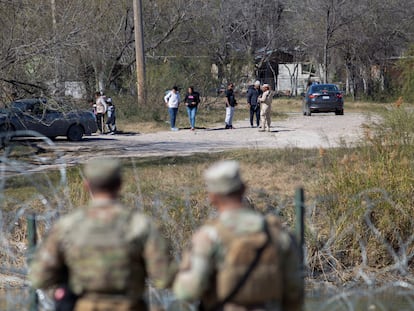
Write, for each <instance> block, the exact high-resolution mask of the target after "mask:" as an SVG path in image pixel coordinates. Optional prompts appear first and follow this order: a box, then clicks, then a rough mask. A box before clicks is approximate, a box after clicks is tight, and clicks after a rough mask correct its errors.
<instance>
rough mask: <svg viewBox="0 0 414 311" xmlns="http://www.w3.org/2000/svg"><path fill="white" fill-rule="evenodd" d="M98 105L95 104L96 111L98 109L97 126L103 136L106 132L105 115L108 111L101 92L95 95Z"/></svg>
mask: <svg viewBox="0 0 414 311" xmlns="http://www.w3.org/2000/svg"><path fill="white" fill-rule="evenodd" d="M95 98H96V103H95V105H96V106H95V109H96V124H97V125H98V130H99V132H101V134H103V132H104V124H105V120H104V118H105V113H106V110H107V106H106V102H105V97H104V95H102V94H101V92H96V93H95Z"/></svg>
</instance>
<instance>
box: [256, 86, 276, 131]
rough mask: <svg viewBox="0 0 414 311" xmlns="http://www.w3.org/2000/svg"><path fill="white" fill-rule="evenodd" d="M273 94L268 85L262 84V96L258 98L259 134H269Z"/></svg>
mask: <svg viewBox="0 0 414 311" xmlns="http://www.w3.org/2000/svg"><path fill="white" fill-rule="evenodd" d="M272 100H273V92H272V91H271V90H270V85H269V84H263V94H262V95H261V96H260V97H259V98H258V100H257V101H258V102H259V103H260V130H259V131H260V132H264V131H266V129H267V131H268V132H270V124H271V118H270V114H271V110H272Z"/></svg>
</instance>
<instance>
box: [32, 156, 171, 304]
mask: <svg viewBox="0 0 414 311" xmlns="http://www.w3.org/2000/svg"><path fill="white" fill-rule="evenodd" d="M84 174H85V177H86V180H85V185H86V188H87V189H88V190H89V191H90V193H91V196H92V200H91V202H90V204H89V206H87V207H86V208H82V209H78V210H76V211H75V212H73V213H71V214H69V215H67V216H64V217H62V218H61V219H60V220H59V221H58V222H57V223H56V224H55V225H54V226H53V228H52V229H51V230H50V232H49V233H48V236H47V238H46V239H45V240H44V241H43V243H42V245H41V247H40V248H39V249H38V250H37V252H36V254H35V257H34V260H33V261H32V264H31V269H30V275H29V277H30V280H31V282H32V285H33V287H35V288H49V287H53V286H59V285H61V284H68V286H69V288H70V289H71V291H72V292H74V293H75V294H76V295H78V296H79V299H78V300H77V302H76V306H75V309H74V310H76V311H89V310H90V311H92V310H93V311H103V310H105V311H109V310H111V311H120V310H122V311H138V310H146V303H145V302H144V300H143V294H144V290H145V280H146V278H147V277H150V278H152V280H153V281H154V285H155V286H157V287H165V286H167V285H168V283H171V282H170V281H172V278H173V268H172V266H171V265H170V259H169V258H170V257H169V256H168V247H167V244H166V241H164V239H163V238H162V237H161V236H160V234H159V232H158V230H157V228H156V226H155V225H154V224H153V223H152V221H151V220H150V219H148V218H147V217H146V216H144V215H142V214H140V213H137V212H134V211H130V210H128V209H126V208H124V207H123V206H122V205H120V204H119V202H118V194H119V191H120V188H121V167H120V163H119V162H118V161H117V160H114V159H93V160H91V161H89V162H88V163H87V164H86V166H85V170H84Z"/></svg>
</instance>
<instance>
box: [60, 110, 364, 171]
mask: <svg viewBox="0 0 414 311" xmlns="http://www.w3.org/2000/svg"><path fill="white" fill-rule="evenodd" d="M367 121H368V119H367V117H366V115H364V114H360V113H346V114H345V115H344V116H335V115H334V114H314V115H312V116H311V117H305V116H303V115H301V114H299V113H291V114H289V117H288V118H287V119H286V120H283V121H277V122H273V124H272V129H271V132H264V133H263V132H259V131H258V129H257V128H251V127H250V125H249V122H248V120H244V121H239V122H236V123H235V124H234V126H235V129H233V130H225V129H224V128H223V125H217V126H215V127H211V128H208V129H196V131H194V132H192V131H190V130H189V129H180V131H178V132H171V131H161V132H157V133H150V134H140V133H136V134H127V135H124V134H120V135H97V134H94V135H93V136H89V137H86V138H85V139H84V140H83V141H82V142H77V143H70V142H67V141H66V140H57V141H56V142H55V143H56V148H57V150H60V151H62V154H63V157H65V158H66V160H67V162H68V163H76V162H82V161H84V160H85V159H86V158H89V157H90V156H93V155H112V156H122V157H131V156H133V157H148V156H159V155H188V154H193V153H199V152H218V151H223V150H229V149H238V148H250V149H256V148H285V147H299V148H319V147H323V148H329V147H335V146H338V144H339V141H340V140H344V141H346V142H348V143H351V142H354V141H356V140H357V138H358V137H359V135H360V134H361V132H362V128H361V125H362V124H363V123H365V122H367Z"/></svg>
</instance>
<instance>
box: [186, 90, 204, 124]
mask: <svg viewBox="0 0 414 311" xmlns="http://www.w3.org/2000/svg"><path fill="white" fill-rule="evenodd" d="M184 102H185V105H186V106H187V113H188V118H189V119H190V126H191V130H192V131H194V130H195V121H196V115H197V107H198V104H199V103H200V94H199V93H198V92H195V91H194V88H193V87H192V86H190V87H189V88H188V91H187V94H186V95H185V98H184Z"/></svg>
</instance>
